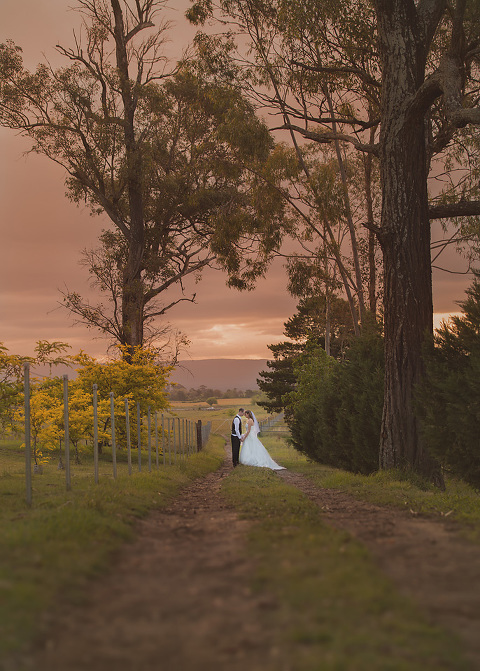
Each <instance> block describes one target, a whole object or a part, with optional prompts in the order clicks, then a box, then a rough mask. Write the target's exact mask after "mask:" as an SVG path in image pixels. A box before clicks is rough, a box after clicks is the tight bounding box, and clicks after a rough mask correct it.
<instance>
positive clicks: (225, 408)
mask: <svg viewBox="0 0 480 671" xmlns="http://www.w3.org/2000/svg"><path fill="white" fill-rule="evenodd" d="M239 408H251V409H252V410H253V411H254V413H255V416H256V417H257V419H259V420H262V419H264V418H265V417H267V416H268V413H267V412H266V411H265V410H264V409H263V408H261V407H260V406H258V405H256V404H255V403H252V399H251V398H220V399H218V404H215V407H214V408H213V410H210V409H209V406H208V404H207V403H205V402H202V401H200V402H197V403H192V402H190V401H184V402H183V401H172V405H171V408H170V413H167V412H166V413H165V415H167V416H168V414H171V415H174V416H176V417H180V418H185V419H190V420H192V421H195V422H198V420H199V419H201V420H202V422H203V423H204V424H205V423H207V422H211V423H212V432H213V433H219V434H220V435H226V434H228V435H230V426H231V422H232V418H233V417H234V416H235V413H236V412H237V410H238V409H239Z"/></svg>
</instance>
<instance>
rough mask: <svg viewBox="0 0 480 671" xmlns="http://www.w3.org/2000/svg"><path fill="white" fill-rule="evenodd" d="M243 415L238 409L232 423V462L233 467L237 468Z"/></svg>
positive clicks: (241, 409)
mask: <svg viewBox="0 0 480 671" xmlns="http://www.w3.org/2000/svg"><path fill="white" fill-rule="evenodd" d="M244 413H245V410H244V409H243V408H239V410H238V413H237V414H236V415H235V417H234V418H233V422H232V435H231V439H232V461H233V465H234V466H237V464H238V458H239V456H240V438H241V436H242V417H243V415H244Z"/></svg>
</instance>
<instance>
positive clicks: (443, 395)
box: [417, 274, 480, 488]
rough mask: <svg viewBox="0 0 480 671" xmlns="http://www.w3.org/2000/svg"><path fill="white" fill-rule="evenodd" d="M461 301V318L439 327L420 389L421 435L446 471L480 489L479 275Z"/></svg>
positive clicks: (427, 359)
mask: <svg viewBox="0 0 480 671" xmlns="http://www.w3.org/2000/svg"><path fill="white" fill-rule="evenodd" d="M466 293H467V299H466V300H464V301H463V302H461V303H460V306H461V308H462V312H463V314H462V315H461V316H452V317H451V318H450V321H449V322H448V323H443V324H442V326H441V327H440V329H438V331H437V333H436V336H435V341H434V344H435V346H434V347H432V348H430V351H429V352H427V355H426V363H427V376H426V380H425V383H424V384H423V385H422V386H421V387H420V388H419V389H418V390H417V406H418V408H419V411H420V414H421V416H422V433H423V438H424V440H425V441H426V445H427V447H428V449H429V451H430V452H431V453H432V454H433V455H434V456H436V457H437V458H438V459H439V461H440V462H441V464H442V465H443V466H444V468H445V469H447V470H448V471H451V472H452V473H454V474H455V475H457V476H459V477H461V478H463V479H464V480H465V481H466V482H469V483H470V484H472V485H473V486H474V487H477V488H480V439H479V432H478V426H479V422H480V276H479V275H478V274H477V276H476V278H475V281H474V282H473V284H472V286H471V287H470V288H469V289H468V290H467V292H466Z"/></svg>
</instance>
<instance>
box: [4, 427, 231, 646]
mask: <svg viewBox="0 0 480 671" xmlns="http://www.w3.org/2000/svg"><path fill="white" fill-rule="evenodd" d="M223 444H224V443H223V440H222V439H221V438H219V437H218V436H213V437H212V438H211V440H210V441H209V444H208V447H207V448H206V449H204V450H203V451H202V452H200V453H198V454H193V455H192V456H190V457H189V458H188V459H185V460H180V459H178V461H177V464H176V465H172V466H167V467H165V468H164V467H163V465H161V466H160V468H159V470H158V471H157V470H156V468H155V466H153V470H152V472H150V473H149V472H148V470H147V468H146V467H145V465H144V467H143V469H142V472H141V473H139V472H138V471H137V472H133V474H132V475H131V476H129V475H128V471H127V466H126V457H125V455H122V454H119V455H118V457H119V459H118V477H117V479H116V480H113V477H112V468H111V463H109V459H110V457H109V455H108V454H106V455H103V456H102V459H101V461H100V483H99V485H95V482H94V478H93V464H92V459H91V456H89V455H87V456H83V457H82V464H81V465H73V464H72V488H71V491H69V492H67V491H66V487H65V475H64V471H58V470H57V461H56V460H55V462H50V463H47V464H45V465H44V467H43V474H42V475H34V476H33V505H32V507H31V508H30V509H29V508H27V506H26V503H25V477H24V467H23V459H22V457H23V452H22V451H21V450H20V449H19V448H18V441H17V443H15V442H13V441H8V442H7V441H2V442H0V463H1V465H2V473H1V474H0V500H1V505H0V654H2V653H7V652H10V651H15V650H19V649H21V647H22V646H23V645H25V644H28V642H29V641H31V640H32V637H33V636H35V634H36V631H37V629H38V619H39V617H40V614H41V613H42V612H43V611H44V610H46V609H48V608H49V607H51V606H52V605H53V604H54V602H55V599H56V597H57V595H58V594H59V593H60V592H61V593H62V594H63V595H66V596H67V597H68V598H69V599H70V600H77V599H81V598H82V595H83V594H84V593H85V586H86V584H87V581H88V580H89V578H91V577H92V576H94V575H97V574H99V573H101V572H103V571H105V570H106V569H107V568H108V563H109V560H110V558H111V557H112V554H113V552H114V551H115V550H117V549H118V548H119V547H120V546H121V544H122V543H124V542H126V541H128V540H129V539H130V538H132V535H133V525H134V522H135V520H136V519H138V518H140V517H142V516H144V515H146V514H147V513H148V512H149V511H150V510H153V509H156V508H161V507H164V506H166V505H167V504H168V502H169V501H170V500H171V499H172V498H173V497H175V496H176V495H178V493H179V491H180V490H181V488H182V487H184V486H186V485H187V484H188V483H189V482H190V481H191V480H193V479H195V478H198V477H201V476H203V475H206V474H207V473H208V472H210V471H213V470H216V469H217V468H218V467H219V466H220V464H221V463H222V461H223V455H224V452H223Z"/></svg>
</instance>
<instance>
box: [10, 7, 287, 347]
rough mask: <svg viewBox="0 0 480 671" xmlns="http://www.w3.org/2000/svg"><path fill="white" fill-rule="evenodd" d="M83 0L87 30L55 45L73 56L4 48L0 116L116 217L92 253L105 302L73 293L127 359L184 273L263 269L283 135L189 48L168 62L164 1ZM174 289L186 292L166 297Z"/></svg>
mask: <svg viewBox="0 0 480 671" xmlns="http://www.w3.org/2000/svg"><path fill="white" fill-rule="evenodd" d="M77 5H78V9H79V10H80V12H81V13H82V18H83V27H82V31H81V32H80V34H79V35H75V43H74V46H73V47H71V48H66V47H61V46H59V47H57V49H58V52H59V53H60V55H61V56H63V57H64V58H65V59H66V62H67V65H66V66H65V67H63V68H59V69H53V68H52V67H50V66H49V65H48V64H41V65H39V66H38V68H37V70H36V71H35V72H34V73H30V72H28V71H27V70H25V69H24V67H23V63H22V57H21V50H20V48H19V47H17V46H15V45H14V44H13V43H11V42H10V43H6V44H4V45H1V47H0V123H2V124H3V125H4V126H8V127H10V128H13V129H16V130H19V131H20V132H21V133H22V134H24V135H26V136H28V137H29V138H31V140H32V150H33V151H34V152H37V153H40V154H44V155H46V156H47V157H48V158H50V159H51V160H53V161H55V162H57V163H59V164H60V165H62V166H63V167H64V168H65V170H66V174H67V177H66V187H67V194H68V196H69V197H70V198H72V199H73V200H74V201H75V202H77V203H81V202H84V203H86V204H87V206H88V207H89V208H90V210H91V212H92V213H93V214H100V213H105V214H106V215H107V216H108V218H109V219H110V222H111V224H112V225H113V228H112V230H108V231H105V232H104V234H103V235H102V239H101V246H100V248H99V249H98V250H91V251H88V252H87V253H86V257H85V259H84V260H85V261H86V263H87V267H88V268H89V271H90V272H91V273H92V278H93V281H94V283H96V285H97V286H98V287H99V288H100V289H101V290H102V291H104V292H106V295H107V300H108V305H107V306H105V305H104V304H103V303H101V304H97V305H91V304H89V302H88V301H86V300H84V299H83V298H82V297H81V296H80V295H79V294H77V293H75V292H70V291H67V292H66V294H65V302H66V305H67V307H69V308H70V309H71V310H72V311H73V312H74V314H76V315H77V317H78V318H79V319H80V320H82V321H84V322H86V323H87V324H89V325H91V326H94V327H96V328H99V329H100V330H101V331H102V332H103V333H106V334H108V335H110V336H111V337H113V339H114V340H115V341H117V342H119V343H120V344H121V345H126V346H127V347H126V349H125V350H124V351H125V353H126V356H127V357H129V356H131V354H132V352H133V351H134V348H135V347H137V346H141V345H142V344H143V343H144V340H145V327H146V326H147V327H148V328H152V321H153V320H155V319H158V317H161V316H163V315H164V314H165V312H166V311H167V310H169V309H170V308H171V307H173V306H174V305H175V304H177V303H178V302H179V301H180V300H193V298H194V297H193V296H191V295H190V296H189V297H188V296H187V297H185V295H184V294H183V293H182V290H183V288H184V285H183V280H184V278H185V277H186V276H189V275H198V274H199V273H200V272H201V270H202V269H203V268H204V267H205V266H207V265H209V264H213V263H216V264H217V265H219V266H221V267H223V268H224V269H226V270H227V271H228V273H229V274H230V279H231V282H232V283H233V284H238V285H240V286H247V285H248V284H249V283H251V280H252V278H253V277H255V276H256V275H257V274H259V273H262V272H264V271H265V268H266V257H267V256H268V251H269V249H270V248H271V247H274V246H275V245H276V244H277V239H278V237H279V230H280V228H281V216H282V215H281V204H279V203H278V198H277V197H276V193H275V192H274V191H273V190H272V189H270V187H268V186H267V185H265V183H262V182H260V181H259V180H258V178H257V177H256V176H255V172H258V170H257V171H252V170H251V169H250V167H251V166H252V165H253V166H255V165H257V164H261V163H262V162H263V161H264V160H265V158H266V157H267V156H268V154H269V152H270V151H271V149H272V147H273V142H272V140H271V138H270V135H269V132H268V130H267V129H266V127H265V126H264V124H263V123H262V122H261V121H259V119H258V118H257V117H256V115H255V112H254V109H253V107H252V105H251V104H250V103H248V102H247V101H246V100H245V99H244V97H243V96H242V94H241V93H240V92H239V91H238V90H236V89H235V88H233V87H232V86H229V85H228V84H227V83H224V84H222V85H217V84H215V83H212V82H207V81H202V79H201V77H200V76H199V73H198V72H197V71H196V69H195V65H194V64H193V63H192V62H190V61H189V59H184V60H183V61H182V62H180V63H177V64H176V65H174V66H170V65H169V63H168V62H167V60H166V58H165V56H164V54H163V51H162V45H163V43H164V41H165V40H166V38H167V35H168V28H169V26H168V24H167V23H165V22H164V21H161V20H160V18H159V17H160V13H161V10H162V8H163V7H164V6H165V5H166V0H136V1H135V2H133V0H78V2H77ZM249 166H250V167H249ZM260 229H262V240H261V243H259V244H258V245H256V241H257V239H258V238H259V230H260ZM172 287H177V288H179V289H180V297H178V296H179V292H177V295H176V297H175V296H174V297H173V298H170V297H169V294H168V291H169V290H170V289H171V288H172ZM153 328H154V327H153ZM155 335H158V331H157V332H156V331H155V330H154V331H153V333H150V336H155Z"/></svg>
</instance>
